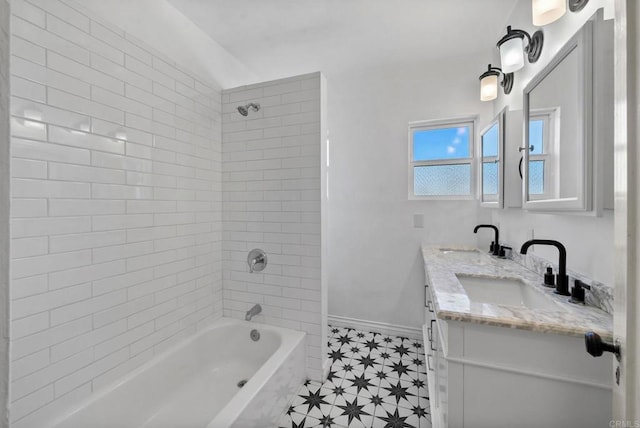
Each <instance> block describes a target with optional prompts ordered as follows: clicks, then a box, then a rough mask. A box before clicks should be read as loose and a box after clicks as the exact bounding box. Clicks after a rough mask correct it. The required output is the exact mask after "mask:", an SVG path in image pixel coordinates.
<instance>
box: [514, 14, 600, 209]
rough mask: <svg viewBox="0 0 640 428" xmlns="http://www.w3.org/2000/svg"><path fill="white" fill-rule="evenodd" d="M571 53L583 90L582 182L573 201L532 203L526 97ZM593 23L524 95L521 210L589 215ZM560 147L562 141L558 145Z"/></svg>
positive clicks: (540, 75)
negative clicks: (576, 60) (587, 213)
mask: <svg viewBox="0 0 640 428" xmlns="http://www.w3.org/2000/svg"><path fill="white" fill-rule="evenodd" d="M574 50H577V53H578V62H579V64H581V65H582V67H581V68H580V70H579V73H578V84H579V85H580V87H581V88H582V90H581V91H579V94H580V96H581V99H580V104H581V105H582V106H583V111H582V114H581V115H580V118H581V120H582V126H581V127H580V131H581V134H582V135H578V136H577V137H578V139H579V141H580V140H581V141H582V144H581V148H582V150H581V152H580V154H579V157H578V159H576V162H578V163H579V164H580V165H581V166H582V180H581V181H580V182H579V183H578V195H577V196H576V197H572V198H559V199H531V198H529V150H528V149H526V148H528V147H529V115H530V111H529V94H530V93H531V91H533V89H534V88H535V87H536V86H538V84H539V83H541V82H542V81H543V80H544V78H545V77H546V76H547V75H549V74H550V73H551V72H552V71H553V70H554V69H555V68H556V66H558V64H560V62H562V60H564V58H565V57H566V56H567V55H569V54H570V53H571V52H573V51H574ZM593 66H594V65H593V23H592V21H590V20H589V21H587V22H586V23H585V24H584V26H583V27H582V28H581V29H580V30H579V31H578V33H576V35H574V36H573V37H572V38H571V39H570V40H569V41H568V42H567V44H565V45H564V47H563V48H562V49H560V51H559V52H558V53H557V54H556V56H555V57H554V58H553V59H552V60H551V62H550V63H549V64H548V65H547V66H546V67H544V69H542V70H541V71H540V72H539V73H538V74H537V75H536V76H535V77H534V78H533V79H531V82H529V84H528V85H527V86H526V87H525V88H524V91H523V110H524V121H523V128H524V129H523V131H524V132H523V133H524V143H525V144H524V147H523V148H522V152H523V153H524V160H523V180H522V204H523V205H522V206H523V208H524V209H526V210H531V211H590V210H591V209H592V200H593V119H594V118H593ZM559 144H562V141H560V142H559Z"/></svg>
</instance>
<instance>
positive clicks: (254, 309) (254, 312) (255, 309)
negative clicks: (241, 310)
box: [244, 305, 262, 321]
mask: <svg viewBox="0 0 640 428" xmlns="http://www.w3.org/2000/svg"><path fill="white" fill-rule="evenodd" d="M260 312H262V306H260V305H253V307H252V308H251V309H249V310H248V311H247V314H246V315H245V316H244V319H245V320H247V321H251V318H253V317H255V316H256V315H258V314H259V313H260Z"/></svg>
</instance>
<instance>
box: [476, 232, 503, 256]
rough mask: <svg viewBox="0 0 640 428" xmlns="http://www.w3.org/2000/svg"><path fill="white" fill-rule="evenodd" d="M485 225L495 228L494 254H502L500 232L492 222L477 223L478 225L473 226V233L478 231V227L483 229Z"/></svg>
mask: <svg viewBox="0 0 640 428" xmlns="http://www.w3.org/2000/svg"><path fill="white" fill-rule="evenodd" d="M484 227H486V228H489V229H493V231H494V232H495V234H496V236H495V238H494V240H493V253H492V254H493V255H494V256H497V255H499V254H500V241H499V239H500V232H498V228H497V227H495V226H494V225H492V224H479V225H477V226H476V227H474V228H473V233H478V229H481V228H484Z"/></svg>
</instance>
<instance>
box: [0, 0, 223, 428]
mask: <svg viewBox="0 0 640 428" xmlns="http://www.w3.org/2000/svg"><path fill="white" fill-rule="evenodd" d="M72 6H73V3H71V2H69V3H65V2H60V1H58V0H34V1H30V2H27V1H24V0H15V1H13V2H12V8H13V13H14V15H13V18H12V34H13V39H12V54H13V56H12V63H11V70H12V88H11V91H12V101H11V111H12V115H13V117H12V123H11V126H12V128H11V129H12V140H11V153H12V161H11V162H12V163H11V167H12V181H11V186H12V204H11V233H12V241H11V277H12V282H11V293H12V296H11V297H12V302H11V311H12V313H11V317H12V327H11V330H12V367H11V388H12V389H11V398H12V403H11V420H12V426H14V427H16V428H20V427H35V426H44V425H45V424H44V421H45V420H48V419H49V418H50V415H51V414H55V413H56V411H57V410H58V409H60V408H62V407H65V406H66V405H68V404H69V403H73V402H77V401H79V400H80V399H82V398H85V397H87V396H88V395H90V394H91V393H92V392H94V391H96V390H98V389H100V388H102V387H103V386H105V385H107V384H109V383H110V382H113V381H114V380H116V379H117V378H119V377H121V376H123V375H125V374H126V373H128V372H130V371H131V370H132V369H134V368H136V367H138V366H140V365H141V364H143V363H145V362H146V361H148V360H150V359H151V358H153V357H154V356H155V355H157V354H158V353H160V352H162V351H163V350H165V349H166V348H167V347H169V346H171V345H172V344H174V343H175V342H176V341H178V340H180V339H183V338H185V337H187V336H189V335H191V334H193V333H194V332H195V331H196V330H197V329H198V328H201V327H202V326H204V325H206V324H207V322H209V321H210V320H212V319H215V318H218V317H220V316H221V315H222V298H221V293H222V271H221V269H222V266H221V263H220V260H221V238H222V235H221V228H222V226H221V224H222V223H221V201H220V199H221V193H220V186H221V184H220V180H221V163H220V162H221V140H220V139H221V123H220V90H219V88H217V87H216V86H215V85H214V84H212V83H210V82H206V81H204V80H201V79H199V78H196V77H194V76H192V75H190V74H188V73H187V72H185V71H184V70H182V69H180V68H179V67H177V66H175V65H174V64H172V63H171V61H170V60H168V59H167V58H164V57H163V56H161V55H159V54H157V53H155V52H153V51H152V50H151V49H149V48H147V47H145V46H144V45H143V44H141V43H138V42H137V41H135V40H133V39H132V38H130V37H128V36H127V35H126V34H124V33H122V32H121V31H120V30H118V29H117V28H115V27H113V26H110V25H106V24H104V23H101V22H98V21H96V20H94V19H91V18H90V17H88V16H87V15H85V14H84V13H83V12H82V10H81V9H79V8H73V7H72Z"/></svg>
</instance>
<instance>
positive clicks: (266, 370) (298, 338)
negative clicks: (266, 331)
mask: <svg viewBox="0 0 640 428" xmlns="http://www.w3.org/2000/svg"><path fill="white" fill-rule="evenodd" d="M238 321H239V322H241V323H248V324H252V323H251V322H249V321H242V320H238ZM253 325H255V324H253ZM258 325H259V326H261V327H260V328H262V326H265V327H269V328H270V329H271V328H272V329H273V330H276V331H277V330H284V331H285V332H286V333H287V334H286V335H284V337H282V342H281V343H280V346H279V347H278V349H276V351H275V352H274V353H273V354H272V355H271V356H270V357H269V358H268V359H267V361H265V363H264V364H263V365H262V366H260V368H259V369H258V371H257V372H256V373H255V374H254V375H253V376H251V378H250V379H249V381H248V382H247V383H246V384H245V386H244V387H243V388H242V389H241V390H239V391H238V392H237V393H236V395H234V396H233V398H231V400H230V401H229V402H228V403H227V404H226V405H225V406H224V407H223V408H222V409H221V410H220V412H219V413H218V414H217V415H216V417H215V418H213V420H212V421H211V422H210V423H209V424H208V425H207V426H206V428H227V427H230V426H231V424H233V422H234V421H236V419H237V418H238V417H239V416H240V414H241V413H242V412H243V411H244V409H246V408H247V406H248V405H249V403H250V402H251V400H253V398H254V397H255V396H256V395H257V394H258V392H259V391H260V390H261V389H262V388H263V387H264V386H265V384H266V383H267V382H268V381H269V380H270V379H271V378H272V376H273V375H274V374H275V372H276V370H278V368H280V365H281V363H282V362H283V361H285V360H286V359H287V358H288V357H289V355H291V354H292V353H293V352H294V351H295V350H296V348H297V347H298V346H302V351H303V352H304V353H305V359H306V347H305V343H304V338H305V336H306V333H305V332H304V331H299V330H292V329H289V328H285V327H278V326H270V325H266V324H258ZM301 342H302V343H301ZM305 371H306V369H305ZM248 386H249V387H250V388H247V387H248ZM234 402H238V403H240V404H239V405H236V406H232V405H231V404H233V403H234ZM283 410H285V409H283Z"/></svg>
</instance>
